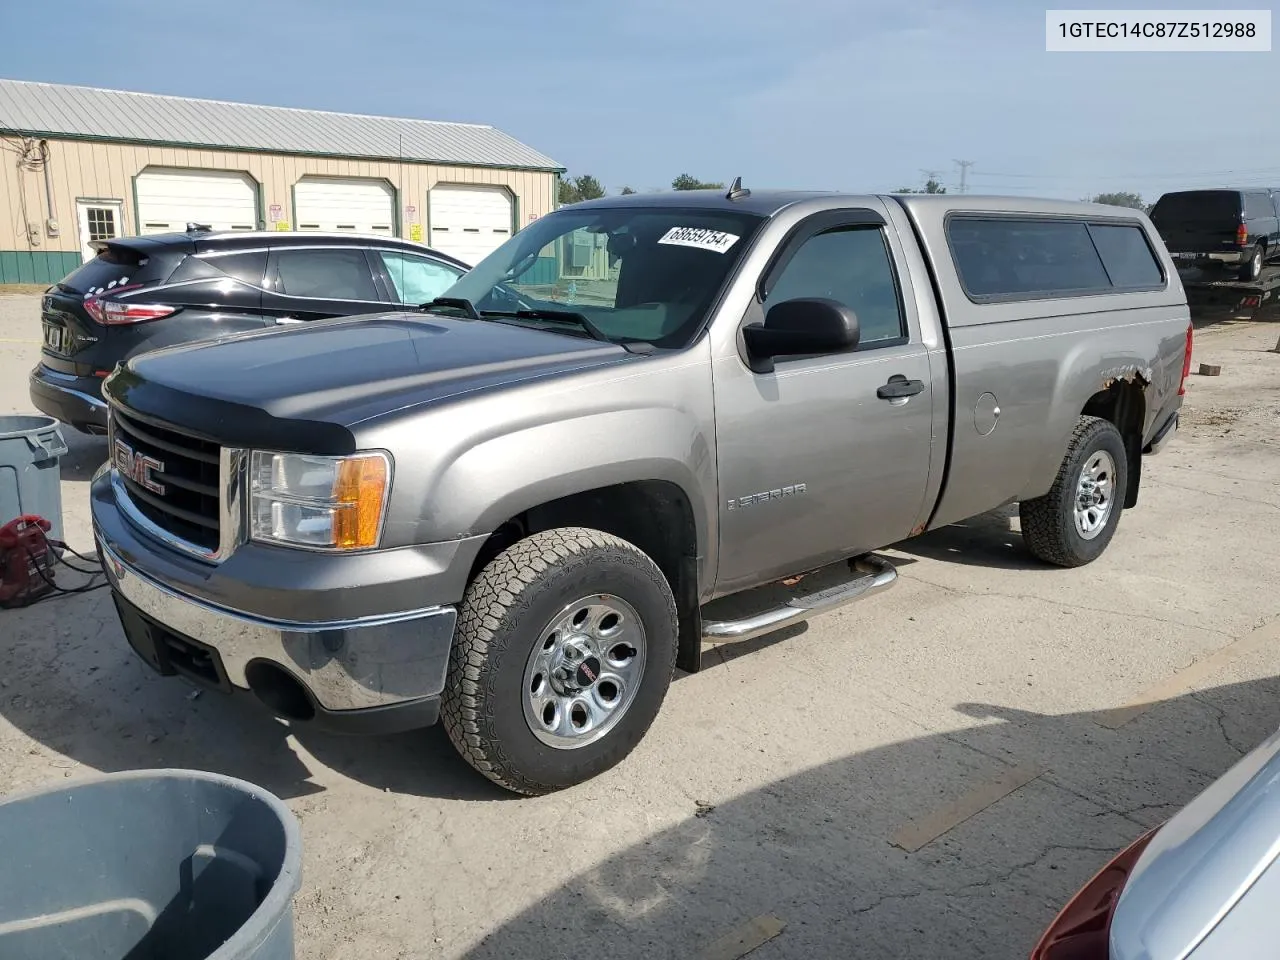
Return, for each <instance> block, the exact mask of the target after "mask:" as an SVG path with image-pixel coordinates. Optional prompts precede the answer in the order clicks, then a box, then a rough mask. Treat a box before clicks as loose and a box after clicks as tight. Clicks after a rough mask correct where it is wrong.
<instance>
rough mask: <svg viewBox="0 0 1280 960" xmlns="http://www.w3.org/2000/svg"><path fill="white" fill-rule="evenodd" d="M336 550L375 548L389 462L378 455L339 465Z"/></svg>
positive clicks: (346, 461)
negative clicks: (339, 548)
mask: <svg viewBox="0 0 1280 960" xmlns="http://www.w3.org/2000/svg"><path fill="white" fill-rule="evenodd" d="M333 492H334V501H335V502H334V507H335V510H334V514H333V539H334V546H337V547H341V548H344V549H348V550H350V549H362V548H366V547H372V546H376V545H377V543H378V534H379V529H380V527H381V525H382V508H383V506H384V503H385V500H386V495H387V461H386V458H385V457H382V456H380V455H378V454H370V455H367V456H356V457H351V458H350V459H347V460H343V461H341V462H340V463H339V464H338V477H337V482H336V483H335V484H334V491H333Z"/></svg>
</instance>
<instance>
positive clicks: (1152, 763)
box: [449, 678, 1280, 960]
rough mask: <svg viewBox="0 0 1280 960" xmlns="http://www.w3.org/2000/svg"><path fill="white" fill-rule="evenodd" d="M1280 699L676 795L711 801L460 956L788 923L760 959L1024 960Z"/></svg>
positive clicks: (888, 750) (997, 728) (983, 733)
mask: <svg viewBox="0 0 1280 960" xmlns="http://www.w3.org/2000/svg"><path fill="white" fill-rule="evenodd" d="M1278 694H1280V680H1277V679H1275V678H1270V679H1266V680H1262V681H1252V682H1247V683H1240V684H1234V685H1229V686H1222V687H1218V688H1215V689H1210V690H1205V691H1201V692H1199V693H1195V694H1190V695H1187V696H1182V697H1179V698H1176V699H1172V700H1168V701H1163V702H1160V703H1157V704H1155V705H1153V706H1152V707H1151V708H1150V709H1148V710H1147V711H1146V712H1145V713H1144V714H1142V715H1141V716H1138V717H1136V718H1135V719H1133V720H1131V721H1130V722H1129V723H1128V724H1126V725H1124V726H1122V727H1120V728H1119V729H1116V730H1112V729H1108V728H1107V727H1104V726H1103V725H1102V724H1101V723H1100V721H1102V720H1105V719H1106V718H1107V715H1106V714H1105V713H1073V714H1066V715H1061V716H1046V715H1040V714H1036V713H1032V712H1028V711H1024V710H1017V709H1006V708H1001V707H998V706H991V705H986V704H960V705H958V706H956V707H955V710H956V712H957V713H958V714H960V717H953V719H952V720H951V721H946V722H947V725H948V726H960V725H963V724H965V723H972V722H976V725H972V726H968V727H966V728H963V729H957V730H951V731H947V732H938V733H935V734H930V735H926V736H922V737H920V738H918V739H913V740H908V741H904V742H899V743H893V744H891V745H888V746H883V747H877V748H874V749H871V750H868V751H865V752H861V753H856V754H852V755H850V756H847V757H844V758H843V759H840V760H836V761H834V762H830V763H826V764H823V765H820V766H817V767H814V768H812V769H808V770H805V771H804V772H802V773H799V774H796V775H794V776H790V777H787V778H785V779H782V780H778V781H775V782H772V783H767V784H765V785H763V786H759V787H757V788H755V789H751V790H749V791H748V792H745V793H742V794H740V795H737V796H732V797H731V798H720V797H718V795H717V792H716V791H717V788H716V787H714V786H702V787H698V786H692V787H691V788H674V787H672V788H670V789H674V790H675V792H676V795H679V794H680V793H685V792H686V790H687V789H691V790H693V791H696V790H706V791H707V793H708V794H709V795H710V797H711V799H710V800H707V799H702V800H700V801H699V802H698V803H697V805H696V806H695V801H694V800H693V799H692V797H693V796H695V795H696V794H695V793H692V792H689V793H688V795H689V797H690V799H689V814H688V816H687V818H686V819H684V820H683V821H681V822H679V823H678V824H676V825H675V826H672V827H670V828H669V829H666V830H665V831H663V832H660V833H657V834H656V835H654V836H652V837H650V838H649V839H647V840H645V841H643V842H642V843H638V844H636V845H634V846H631V847H630V848H628V849H626V850H622V851H608V850H602V851H601V852H600V857H599V866H597V867H595V868H594V869H591V870H589V871H587V872H585V873H582V874H580V875H578V876H577V877H576V878H574V879H573V880H571V881H570V882H569V883H567V884H565V885H564V886H562V887H560V888H559V889H556V890H554V891H551V892H549V893H548V894H546V895H545V896H543V897H542V898H541V900H540V902H538V903H537V905H536V906H534V907H532V908H530V909H529V910H527V911H526V912H524V913H523V914H520V915H518V916H516V917H515V918H514V919H512V920H511V921H509V922H508V923H506V924H504V925H503V926H502V927H501V928H499V929H497V930H495V931H493V932H492V933H490V934H489V935H487V936H486V937H485V938H484V939H483V941H482V942H480V943H478V944H476V945H474V946H472V947H471V948H470V949H469V950H467V951H464V950H459V951H458V952H456V953H453V952H451V953H450V954H449V955H450V956H465V957H466V958H467V960H497V958H504V960H505V958H509V957H528V958H531V960H532V958H567V957H577V956H587V955H590V954H592V953H593V952H601V951H602V950H603V952H605V953H607V955H608V956H609V957H611V958H616V960H629V958H637V960H639V958H645V960H649V958H655V957H672V958H684V957H702V956H717V957H720V956H723V957H739V956H742V955H743V954H744V953H745V952H746V950H747V948H748V945H749V944H750V943H756V942H758V940H757V939H753V934H752V932H751V931H752V928H753V923H752V922H753V921H756V922H757V923H758V927H757V929H758V928H760V927H768V926H769V925H770V923H773V927H774V929H776V927H777V923H776V922H774V919H775V918H776V921H781V923H782V924H785V927H784V928H783V930H782V932H781V933H780V934H779V935H778V936H777V937H776V938H775V939H773V940H769V941H768V942H766V943H764V944H763V945H762V946H760V947H759V948H758V949H757V950H755V951H753V952H751V953H750V960H777V958H784V957H785V958H790V957H804V958H846V957H868V958H872V957H874V958H895V957H903V958H907V957H913V958H914V957H947V958H949V960H994V958H1010V960H1014V958H1025V957H1026V956H1027V954H1028V953H1029V952H1030V950H1031V948H1032V946H1033V945H1034V943H1035V941H1036V939H1037V938H1038V937H1039V935H1040V934H1041V933H1042V932H1043V930H1044V928H1045V927H1046V926H1047V925H1048V923H1049V922H1050V921H1051V920H1052V919H1053V917H1054V915H1055V914H1056V913H1057V911H1058V909H1059V908H1060V907H1061V906H1062V905H1063V904H1064V903H1065V902H1066V901H1067V900H1068V899H1069V898H1070V897H1071V896H1072V895H1073V894H1074V893H1075V892H1076V891H1077V890H1078V889H1079V888H1080V887H1081V886H1082V885H1083V884H1084V883H1085V882H1086V881H1087V880H1088V879H1089V878H1090V877H1091V876H1093V875H1094V873H1096V871H1097V870H1098V869H1100V868H1101V867H1102V865H1103V864H1104V863H1105V862H1106V861H1107V860H1109V859H1110V856H1111V855H1113V854H1114V853H1116V852H1118V851H1119V850H1120V849H1122V848H1123V847H1124V846H1126V845H1127V844H1128V843H1129V842H1131V841H1133V840H1134V839H1136V838H1137V837H1138V836H1140V835H1141V834H1142V833H1143V832H1145V831H1146V829H1148V828H1150V827H1152V826H1155V825H1157V824H1159V823H1161V822H1163V821H1164V820H1166V819H1167V818H1168V817H1170V816H1172V815H1173V814H1174V813H1175V812H1176V811H1177V810H1178V809H1179V808H1180V807H1181V806H1183V805H1185V804H1186V803H1187V802H1188V801H1190V800H1191V799H1192V798H1193V797H1194V796H1195V795H1196V794H1197V793H1199V792H1200V790H1202V789H1203V788H1204V787H1206V786H1207V785H1208V784H1210V783H1211V782H1212V781H1213V780H1214V779H1216V778H1217V777H1218V776H1220V775H1221V774H1222V773H1224V772H1225V771H1226V770H1227V769H1228V767H1230V766H1231V765H1232V764H1233V763H1234V762H1235V761H1236V760H1237V759H1238V758H1239V757H1240V756H1241V755H1242V752H1244V751H1247V750H1248V749H1252V747H1254V746H1255V745H1256V744H1258V743H1260V742H1261V741H1262V740H1263V739H1265V738H1266V737H1267V736H1268V735H1270V734H1271V733H1272V732H1273V731H1274V730H1275V729H1276V726H1277V723H1278V722H1280V707H1278V706H1277V704H1280V700H1278V699H1277V695H1278ZM966 718H967V719H966ZM724 742H726V743H732V742H733V741H732V739H731V738H730V737H727V736H726V737H725V738H724ZM753 746H754V745H752V744H741V745H739V747H738V748H740V749H741V750H743V751H748V750H750V751H751V752H752V753H753V752H754V750H753V749H752V747H753ZM726 749H735V748H734V747H729V748H726ZM690 762H691V763H698V764H701V763H711V764H712V766H713V767H714V768H716V769H723V768H724V767H726V766H728V767H730V768H734V769H737V770H738V772H740V773H742V772H746V771H747V770H750V769H751V765H750V764H749V763H744V764H742V765H741V766H740V768H739V767H737V766H735V765H734V764H727V765H726V764H724V763H713V762H712V761H707V760H706V759H705V758H704V760H702V761H698V760H695V759H691V761H690ZM780 762H781V761H780ZM1017 769H1022V770H1027V771H1028V776H1031V775H1032V774H1036V773H1037V772H1038V775H1035V776H1031V779H1029V780H1028V781H1027V782H1025V783H1024V784H1023V785H1022V786H1020V787H1018V788H1017V789H1016V790H1014V791H1013V792H1011V793H1008V794H1007V795H1005V796H1004V797H1003V798H1002V799H999V800H996V801H995V802H993V803H991V804H990V805H989V806H987V807H985V808H984V809H982V810H980V811H979V812H977V813H975V814H974V815H973V816H971V817H970V818H969V819H967V820H963V821H961V822H959V823H957V824H955V825H954V826H953V827H952V828H951V829H949V830H948V831H947V832H945V833H943V834H942V835H941V836H939V837H937V838H936V839H933V840H932V841H930V842H927V843H925V844H924V845H923V846H922V847H920V848H919V849H917V850H915V851H914V852H908V851H907V850H905V849H902V848H901V847H899V846H896V845H894V843H893V842H892V841H893V838H894V837H895V835H896V834H897V833H898V831H899V830H900V829H901V828H902V827H903V826H905V825H910V824H916V825H922V824H925V823H928V822H929V821H931V820H933V819H934V818H935V817H936V816H937V814H938V812H939V811H940V810H946V808H947V807H948V806H949V805H951V804H952V803H954V802H955V800H956V799H957V798H960V797H963V796H965V795H966V794H971V793H973V792H975V791H980V790H981V789H982V787H983V785H984V784H988V785H989V784H991V783H993V781H995V780H996V779H997V778H998V777H1000V776H1001V775H1002V774H1006V775H1007V774H1008V773H1009V772H1010V771H1011V770H1017ZM676 779H678V780H681V781H684V780H688V781H689V782H690V783H692V782H695V781H698V780H700V779H703V778H702V777H700V776H699V774H696V773H691V774H688V775H687V776H677V778H676ZM714 779H715V778H714V777H713V776H707V777H705V780H706V781H707V782H708V783H709V782H711V781H713V780H714ZM617 802H619V803H622V802H625V801H622V800H621V799H619V800H618V801H617ZM944 819H945V817H944ZM926 835H927V834H926ZM908 846H912V844H908ZM738 937H741V940H742V941H743V942H742V943H741V944H738V943H737V940H738ZM723 941H728V942H731V943H733V944H734V946H733V947H732V948H728V947H724V946H723Z"/></svg>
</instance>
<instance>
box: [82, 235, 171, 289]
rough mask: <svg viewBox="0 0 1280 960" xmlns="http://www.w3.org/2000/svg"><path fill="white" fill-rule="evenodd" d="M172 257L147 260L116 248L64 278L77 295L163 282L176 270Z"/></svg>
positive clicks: (127, 249)
mask: <svg viewBox="0 0 1280 960" xmlns="http://www.w3.org/2000/svg"><path fill="white" fill-rule="evenodd" d="M175 259H176V258H175V257H172V256H163V257H147V256H143V255H142V254H141V253H140V252H138V251H136V250H134V249H132V248H130V247H126V246H117V245H113V246H111V247H109V248H107V249H106V250H104V251H102V252H101V253H100V254H98V255H97V256H96V257H94V258H93V259H92V260H89V261H86V262H85V263H84V265H83V266H79V267H77V268H76V269H74V270H72V271H71V272H70V273H69V274H67V275H66V276H65V277H63V278H62V281H61V284H62V286H63V287H65V288H67V289H69V290H72V291H74V292H75V293H97V292H100V291H107V290H114V289H115V288H116V287H124V286H133V285H136V284H139V283H154V282H158V281H160V280H163V279H164V278H165V277H167V276H168V275H169V273H170V272H171V271H172V269H173V263H174V260H175Z"/></svg>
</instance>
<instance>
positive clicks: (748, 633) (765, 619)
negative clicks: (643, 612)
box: [702, 554, 898, 643]
mask: <svg viewBox="0 0 1280 960" xmlns="http://www.w3.org/2000/svg"><path fill="white" fill-rule="evenodd" d="M849 565H850V566H851V567H852V568H853V569H854V570H855V571H857V572H858V573H859V574H860V575H859V576H856V577H854V578H853V579H852V580H848V581H846V582H844V583H837V584H835V585H834V586H830V587H826V588H825V589H822V590H818V591H816V592H814V593H810V594H805V595H796V596H793V597H791V598H790V599H788V600H787V601H785V602H784V603H783V604H781V605H780V606H776V607H772V608H770V609H768V610H765V611H763V612H761V613H756V614H753V615H752V616H749V617H743V618H741V619H735V620H704V621H703V623H702V639H703V640H708V641H711V642H712V643H730V642H733V641H738V640H750V639H752V638H754V637H759V636H763V635H764V634H766V633H772V632H773V631H775V630H781V629H782V628H783V627H788V626H790V625H791V624H793V623H799V622H800V621H801V620H807V619H809V618H810V617H811V616H813V615H815V614H819V613H826V612H827V611H829V610H834V609H836V608H837V607H843V606H844V605H845V604H847V603H852V602H853V601H855V600H861V599H862V598H863V597H865V596H868V595H870V594H872V593H877V592H879V591H881V590H884V589H885V588H886V587H889V586H891V585H892V584H893V582H894V581H895V580H897V579H898V571H897V569H896V568H895V567H894V566H893V564H891V563H890V562H889V561H888V560H884V559H881V558H880V557H876V556H872V555H870V554H868V555H867V556H864V557H858V558H857V559H855V560H851V561H850V563H849Z"/></svg>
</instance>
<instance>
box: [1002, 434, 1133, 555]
mask: <svg viewBox="0 0 1280 960" xmlns="http://www.w3.org/2000/svg"><path fill="white" fill-rule="evenodd" d="M1128 483H1129V461H1128V458H1127V456H1126V453H1125V448H1124V440H1123V438H1122V437H1121V436H1120V431H1119V430H1117V429H1116V428H1115V425H1114V424H1113V423H1111V422H1110V421H1108V420H1103V419H1101V418H1099V417H1081V418H1080V422H1079V423H1078V424H1076V429H1075V432H1074V433H1073V434H1072V436H1071V442H1070V443H1069V444H1068V446H1067V455H1066V456H1065V457H1063V459H1062V466H1061V467H1060V468H1059V469H1058V476H1057V478H1056V479H1055V480H1054V482H1053V486H1052V487H1051V488H1050V490H1049V492H1048V493H1046V494H1045V495H1044V496H1043V497H1037V498H1036V499H1034V500H1024V501H1023V502H1022V503H1020V504H1018V517H1019V519H1020V521H1021V523H1022V539H1023V540H1024V541H1025V542H1026V544H1027V547H1028V549H1029V550H1030V551H1031V552H1032V553H1033V554H1034V555H1035V556H1036V557H1038V558H1039V559H1041V560H1044V561H1045V562H1047V563H1052V564H1055V565H1057V566H1060V567H1079V566H1083V565H1084V564H1086V563H1089V562H1091V561H1093V560H1096V559H1097V558H1098V557H1099V556H1101V554H1102V551H1104V550H1105V549H1106V548H1107V544H1109V543H1110V542H1111V538H1112V537H1113V536H1114V535H1115V532H1116V525H1117V524H1119V522H1120V511H1121V509H1122V508H1123V505H1124V497H1125V491H1126V490H1127V489H1128Z"/></svg>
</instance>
